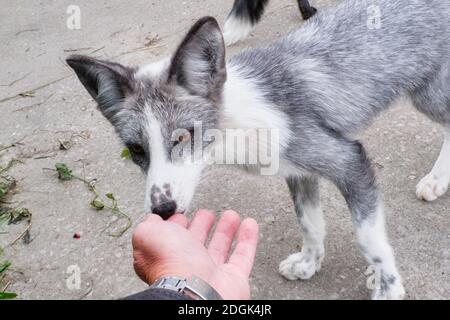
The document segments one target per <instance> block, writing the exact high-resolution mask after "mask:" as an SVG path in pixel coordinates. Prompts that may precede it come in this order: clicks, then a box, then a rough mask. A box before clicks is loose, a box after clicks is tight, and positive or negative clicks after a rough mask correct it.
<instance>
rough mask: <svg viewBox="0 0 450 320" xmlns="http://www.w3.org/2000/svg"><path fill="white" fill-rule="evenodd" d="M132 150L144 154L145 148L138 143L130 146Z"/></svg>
mask: <svg viewBox="0 0 450 320" xmlns="http://www.w3.org/2000/svg"><path fill="white" fill-rule="evenodd" d="M130 150H131V152H133V153H135V154H144V148H142V147H141V146H140V145H138V144H133V145H131V146H130Z"/></svg>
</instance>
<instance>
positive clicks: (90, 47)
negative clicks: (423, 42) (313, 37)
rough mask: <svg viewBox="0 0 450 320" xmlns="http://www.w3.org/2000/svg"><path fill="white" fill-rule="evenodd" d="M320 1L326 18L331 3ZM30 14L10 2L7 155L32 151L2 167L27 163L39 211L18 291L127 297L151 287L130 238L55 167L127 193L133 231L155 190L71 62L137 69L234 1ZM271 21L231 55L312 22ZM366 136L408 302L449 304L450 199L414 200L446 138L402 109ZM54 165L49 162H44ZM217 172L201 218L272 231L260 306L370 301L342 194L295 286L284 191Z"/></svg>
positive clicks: (2, 1)
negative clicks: (220, 214)
mask: <svg viewBox="0 0 450 320" xmlns="http://www.w3.org/2000/svg"><path fill="white" fill-rule="evenodd" d="M313 2H314V3H315V4H316V6H317V7H318V8H319V10H320V9H321V8H323V7H324V6H326V5H331V4H332V3H333V1H320V2H319V1H313ZM30 3H31V2H30V1H25V0H17V1H14V2H11V1H6V0H0V6H1V8H2V9H1V10H0V21H1V22H2V27H1V28H0V43H1V44H2V45H1V46H0V56H1V60H0V61H1V70H2V72H1V73H0V84H1V85H2V86H1V87H0V100H2V102H1V103H0V145H6V144H8V143H12V142H15V141H19V140H20V141H21V143H22V145H20V146H18V147H16V148H14V149H10V150H9V151H8V152H6V153H5V155H4V156H3V157H2V158H1V160H0V161H1V163H5V162H6V160H7V159H8V158H12V157H16V158H20V159H21V160H22V161H23V164H19V165H17V166H15V167H14V169H13V170H12V171H11V174H12V175H14V176H15V177H16V178H17V179H18V180H19V188H18V193H17V194H16V195H15V197H14V201H17V202H18V205H20V206H24V207H27V208H29V209H30V210H31V211H32V213H33V227H32V234H31V236H32V238H33V239H34V240H33V241H32V242H31V243H30V244H29V245H24V244H23V243H21V242H19V243H18V244H16V245H15V246H13V247H9V248H7V249H6V257H7V258H8V259H10V260H11V261H12V262H13V268H12V271H11V272H10V273H9V277H11V278H12V280H13V283H12V285H11V286H10V288H9V290H10V291H16V292H17V293H18V294H19V297H20V298H21V299H80V298H84V299H111V298H119V297H121V296H124V295H127V294H130V293H134V292H136V291H138V290H140V289H143V288H145V285H144V284H143V283H142V282H141V281H140V280H138V278H137V277H136V276H135V275H134V272H133V268H132V260H131V246H130V234H131V232H128V233H126V234H125V235H124V236H123V237H121V238H112V237H110V236H108V235H107V234H106V233H102V230H103V229H104V228H105V226H106V225H107V224H108V223H109V222H110V221H111V219H113V217H111V216H110V215H109V214H108V213H106V212H100V213H99V212H95V211H93V210H92V209H90V207H89V201H90V200H91V195H90V194H89V193H88V192H87V191H86V189H85V187H84V186H83V185H81V184H80V183H78V182H76V181H74V182H67V183H60V182H59V181H58V180H57V179H56V178H55V175H54V173H52V172H48V171H44V170H43V168H49V167H52V166H53V165H54V163H55V162H65V163H67V164H68V165H70V166H71V167H72V168H73V169H74V171H75V172H76V173H78V174H79V175H83V174H85V175H86V177H88V178H97V179H98V180H99V184H98V188H99V189H100V190H101V191H104V192H108V191H111V192H113V193H115V194H116V195H117V196H118V197H119V198H120V203H121V205H122V206H123V207H124V210H125V211H126V212H128V213H130V214H131V215H132V217H133V221H134V222H137V221H139V219H140V217H141V216H142V211H141V208H142V204H143V191H144V179H143V176H142V175H141V173H140V171H139V169H138V168H137V167H136V166H134V165H133V164H132V163H131V162H129V161H125V160H122V159H121V158H120V152H121V149H122V146H121V144H120V143H119V140H118V139H117V138H116V136H115V134H114V132H113V130H112V128H111V126H110V125H109V123H107V122H106V121H105V120H104V119H103V118H102V116H101V115H100V113H99V112H98V111H96V109H95V104H94V103H93V102H92V101H91V99H90V98H89V97H88V95H87V93H86V92H85V90H84V88H82V86H81V85H80V84H79V82H78V80H77V79H76V78H75V76H74V75H73V74H72V73H71V72H70V70H69V69H68V68H67V67H66V66H65V65H64V63H63V60H64V58H65V57H66V56H67V55H69V54H70V53H71V52H78V53H83V54H92V52H94V51H95V52H94V53H93V54H92V55H94V56H97V57H102V58H110V59H114V60H116V61H119V62H122V63H127V64H142V63H147V62H151V61H154V60H158V59H160V58H161V57H163V56H164V55H166V54H168V53H170V52H172V50H173V49H174V47H175V46H176V45H177V42H178V41H179V40H180V39H181V37H182V36H183V34H184V32H186V31H187V29H188V28H189V26H190V25H191V24H192V23H193V22H194V21H195V20H196V19H197V18H199V17H201V16H203V15H213V16H215V17H217V18H218V19H219V20H220V21H223V20H224V18H225V17H226V15H227V13H228V11H229V9H230V7H231V4H232V0H228V1H219V0H192V1H179V0H164V1H163V0H135V1H119V0H114V1H84V0H83V1H82V0H77V1H72V0H71V1H66V0H58V1H56V0H45V1H44V0H41V1H33V2H32V4H30ZM71 4H76V5H79V6H80V8H81V29H80V30H70V29H68V28H67V27H66V19H67V18H68V15H67V14H66V9H67V7H68V6H69V5H71ZM267 11H268V14H266V16H265V18H264V20H263V22H262V23H261V24H260V25H259V27H258V28H257V29H256V30H255V32H254V34H253V35H252V37H251V38H250V39H248V41H246V42H245V43H243V44H241V45H239V46H236V47H233V48H231V50H230V52H229V53H230V54H233V53H234V52H237V51H238V50H239V49H240V48H242V47H244V46H253V45H258V44H261V43H264V42H266V41H269V40H270V39H274V38H276V37H277V36H279V35H282V34H285V33H286V32H287V31H288V30H290V29H292V28H295V27H296V26H297V25H299V24H300V23H301V19H300V15H299V13H298V11H297V8H296V3H295V2H294V1H293V0H277V1H273V2H272V3H271V4H270V6H269V9H268V10H267ZM156 35H158V36H159V38H160V41H159V42H158V43H157V44H156V45H155V46H154V47H153V48H150V49H145V48H144V50H142V49H139V48H142V47H143V46H144V44H145V43H146V42H148V39H151V38H153V37H155V36H156ZM83 48H84V49H83ZM77 49H78V50H77ZM21 78H23V79H21ZM61 78H63V79H62V80H58V79H61ZM18 79H21V80H20V81H17V82H15V83H13V84H12V85H10V86H8V85H9V84H11V83H12V82H14V81H15V80H18ZM55 80H58V81H56V82H54V83H52V84H49V83H51V82H53V81H55ZM29 90H32V91H33V92H34V95H33V96H32V97H21V96H16V95H17V94H19V93H22V92H26V91H29ZM15 96H16V97H15ZM8 97H15V98H13V99H7V98H8ZM4 99H7V100H6V101H4ZM361 138H362V140H363V141H364V142H365V145H366V146H367V148H368V150H369V153H370V155H371V157H372V158H373V160H374V161H375V162H376V163H377V164H378V165H377V167H378V176H379V182H380V184H381V186H382V189H383V191H384V195H385V201H386V206H387V208H388V217H387V221H388V225H389V234H390V238H391V242H392V245H393V247H394V249H395V251H396V257H397V260H398V266H399V268H400V271H401V274H402V275H403V277H404V283H405V286H406V289H407V292H408V294H407V298H409V299H448V298H450V264H449V259H450V252H449V248H450V218H449V217H450V212H449V205H450V195H449V194H447V195H446V196H444V197H443V198H441V199H440V200H438V201H437V202H435V203H432V204H425V203H422V202H420V201H418V200H417V199H416V197H415V195H414V190H415V185H416V183H417V182H418V181H419V179H420V178H421V177H422V176H424V175H425V174H426V173H427V172H428V171H429V170H430V169H431V167H432V165H433V163H434V161H435V159H436V157H437V155H438V152H439V149H440V145H441V140H442V138H441V135H440V133H439V130H438V128H437V127H436V126H434V125H433V124H432V123H431V122H430V121H428V120H427V119H425V117H424V116H422V115H420V114H418V113H417V112H415V111H414V110H413V109H412V108H410V106H409V104H408V103H402V104H401V105H399V106H397V107H396V108H394V109H392V110H391V111H390V112H388V113H386V114H384V115H383V116H382V117H381V118H380V119H378V120H377V122H376V123H375V124H374V125H373V126H371V128H370V129H369V130H368V131H366V132H365V133H364V135H363V136H362V137H361ZM59 140H62V141H66V140H70V141H71V143H72V144H73V146H72V148H71V149H70V150H68V151H60V150H59ZM43 156H44V157H49V158H43V159H36V158H41V157H43ZM83 172H84V173H83ZM210 175H211V176H210V178H209V179H207V181H205V182H204V183H203V184H202V185H201V187H200V189H199V190H198V193H197V194H198V196H197V197H196V200H195V202H194V207H195V208H199V207H207V208H211V209H214V210H217V211H221V210H222V209H225V208H232V209H235V210H238V211H239V212H240V213H241V214H243V215H244V216H252V217H254V218H256V219H257V220H258V221H259V222H260V223H261V230H262V234H261V244H260V246H259V250H258V254H257V260H256V264H255V269H254V272H253V275H252V279H251V283H252V290H253V297H254V298H261V299H366V298H368V297H369V291H368V290H367V289H366V288H365V277H364V276H363V272H364V271H365V268H366V263H365V261H364V260H363V258H362V256H361V254H360V252H359V250H358V249H357V247H356V244H355V240H354V233H353V230H352V228H351V222H350V216H349V213H348V210H347V208H346V206H345V204H344V201H343V199H342V197H341V196H340V195H339V194H338V192H337V190H336V189H335V188H334V187H333V186H331V185H330V184H329V183H327V182H323V188H322V189H323V192H322V198H323V207H324V210H325V212H326V216H327V218H328V219H327V221H328V227H327V229H328V238H327V241H326V250H327V255H326V258H325V261H324V265H323V269H322V271H321V272H320V273H319V274H318V275H316V276H315V277H314V278H313V279H311V280H310V281H306V282H300V281H299V282H288V281H285V280H284V279H282V278H281V276H280V275H279V274H278V273H277V269H278V263H279V262H280V261H281V260H282V259H284V258H285V257H286V256H287V255H288V254H290V253H292V252H294V251H296V250H298V249H299V248H300V245H301V240H300V235H299V231H298V227H297V222H296V219H295V216H294V213H293V206H292V204H291V201H290V199H289V196H288V191H287V188H286V186H285V185H284V182H283V181H282V180H281V179H278V178H268V179H262V178H257V177H251V176H246V175H243V174H242V173H241V172H239V171H236V170H234V169H230V168H214V169H211V172H210ZM23 227H24V225H19V226H16V227H14V228H9V229H8V231H9V233H8V234H1V235H0V245H2V246H5V245H6V244H8V243H9V242H10V241H11V240H12V239H14V238H15V237H16V236H17V235H18V233H20V230H22V228H23ZM75 232H81V239H79V240H76V239H73V234H74V233H75ZM71 265H78V266H79V268H80V269H81V281H82V282H81V287H80V289H79V290H70V289H69V288H68V287H67V285H66V279H67V278H68V277H69V274H68V273H67V269H68V267H69V266H71Z"/></svg>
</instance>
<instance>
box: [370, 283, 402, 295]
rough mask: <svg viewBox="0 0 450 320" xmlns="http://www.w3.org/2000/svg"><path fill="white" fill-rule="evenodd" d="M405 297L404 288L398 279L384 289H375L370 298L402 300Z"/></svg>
mask: <svg viewBox="0 0 450 320" xmlns="http://www.w3.org/2000/svg"><path fill="white" fill-rule="evenodd" d="M404 298H405V288H403V285H402V284H401V282H400V281H397V282H396V283H394V284H391V285H389V286H388V287H387V288H386V289H384V290H382V289H375V290H374V291H373V294H372V300H403V299H404Z"/></svg>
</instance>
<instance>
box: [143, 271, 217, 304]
mask: <svg viewBox="0 0 450 320" xmlns="http://www.w3.org/2000/svg"><path fill="white" fill-rule="evenodd" d="M150 288H152V289H155V290H156V289H158V290H159V289H163V290H169V291H172V292H177V293H179V294H183V295H184V296H186V297H187V298H189V299H193V300H223V297H222V296H221V295H220V293H219V292H218V291H217V290H216V289H215V288H214V287H213V286H212V285H210V284H209V283H208V282H206V281H205V280H203V279H201V278H200V277H197V276H195V275H192V276H190V277H188V278H186V277H180V276H167V275H166V276H163V277H160V278H158V279H156V281H154V282H153V283H152V284H151V285H150Z"/></svg>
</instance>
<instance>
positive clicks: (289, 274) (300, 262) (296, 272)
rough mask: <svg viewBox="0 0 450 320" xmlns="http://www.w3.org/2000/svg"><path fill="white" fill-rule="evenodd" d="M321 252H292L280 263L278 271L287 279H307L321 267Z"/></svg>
mask: <svg viewBox="0 0 450 320" xmlns="http://www.w3.org/2000/svg"><path fill="white" fill-rule="evenodd" d="M322 260H323V254H321V255H314V254H312V253H311V254H307V253H303V252H299V253H294V254H292V255H290V256H289V257H288V258H287V259H286V260H284V261H283V262H281V263H280V268H279V272H280V274H281V275H282V276H283V277H285V278H286V279H288V280H292V281H294V280H298V279H301V280H308V279H310V278H311V277H312V276H313V275H314V274H315V273H316V272H318V271H319V270H320V268H321V265H322Z"/></svg>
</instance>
